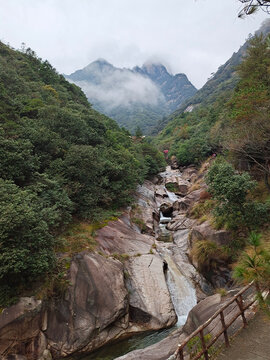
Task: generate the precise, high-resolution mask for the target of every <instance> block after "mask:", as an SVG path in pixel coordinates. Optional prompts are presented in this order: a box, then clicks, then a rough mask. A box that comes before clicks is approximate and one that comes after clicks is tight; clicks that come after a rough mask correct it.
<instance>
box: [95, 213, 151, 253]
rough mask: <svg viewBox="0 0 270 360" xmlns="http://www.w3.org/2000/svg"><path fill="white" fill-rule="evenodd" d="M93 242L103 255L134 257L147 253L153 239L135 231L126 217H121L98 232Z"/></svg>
mask: <svg viewBox="0 0 270 360" xmlns="http://www.w3.org/2000/svg"><path fill="white" fill-rule="evenodd" d="M95 240H96V241H97V243H98V245H99V248H100V250H102V251H103V252H104V253H105V254H108V255H109V254H113V253H118V254H128V255H136V254H137V253H141V254H144V253H149V251H150V249H151V246H152V245H153V243H154V241H155V238H153V237H152V236H149V235H146V234H141V233H139V232H138V231H136V230H135V229H134V228H133V227H132V225H131V223H130V219H129V218H128V216H127V215H123V216H121V217H120V218H119V219H117V220H115V221H110V222H109V223H108V224H107V226H104V227H103V228H102V229H100V230H98V231H97V236H96V238H95Z"/></svg>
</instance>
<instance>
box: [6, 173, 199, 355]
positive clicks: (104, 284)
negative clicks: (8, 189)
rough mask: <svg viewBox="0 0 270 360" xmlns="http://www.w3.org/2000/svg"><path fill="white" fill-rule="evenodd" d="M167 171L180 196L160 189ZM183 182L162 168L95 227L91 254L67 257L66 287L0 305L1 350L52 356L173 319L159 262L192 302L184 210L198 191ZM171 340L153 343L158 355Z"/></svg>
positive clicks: (192, 276)
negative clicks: (113, 216)
mask: <svg viewBox="0 0 270 360" xmlns="http://www.w3.org/2000/svg"><path fill="white" fill-rule="evenodd" d="M191 175H192V174H191ZM169 178H170V181H173V182H175V183H176V184H177V186H178V189H180V187H181V186H183V188H181V197H180V196H176V195H175V194H173V193H171V192H170V191H167V190H166V188H165V183H166V181H167V179H169ZM189 188H190V182H189V181H188V180H183V179H181V174H180V173H179V170H170V171H167V172H165V173H161V174H160V178H159V179H158V180H157V182H156V184H153V183H150V182H145V183H144V184H143V185H142V186H139V187H138V190H137V193H136V205H135V206H133V207H132V208H130V209H127V210H126V211H124V212H123V214H122V216H120V217H119V218H118V219H117V220H114V221H110V222H109V223H108V224H107V225H106V226H104V227H103V228H101V229H99V230H97V231H96V237H95V240H96V242H97V248H96V253H87V252H82V253H79V254H77V255H76V256H74V258H73V259H72V260H71V263H70V269H69V277H68V280H69V281H70V286H68V288H67V290H66V291H65V293H64V295H63V296H62V297H60V298H56V299H54V300H50V301H48V302H46V303H45V302H43V303H42V302H41V301H39V302H36V301H35V300H33V299H31V304H32V305H31V306H30V305H29V308H28V307H27V306H28V305H27V303H23V305H22V304H20V303H19V304H17V305H16V306H15V308H14V310H12V307H11V308H9V309H7V310H8V311H11V310H12V312H11V314H13V315H12V316H11V315H10V316H9V317H7V318H5V319H6V320H5V321H2V322H1V317H2V319H3V316H7V315H6V314H7V312H6V311H7V310H4V312H3V313H2V314H1V315H0V336H1V334H3V337H1V340H2V338H3V339H4V342H3V344H2V343H1V344H0V353H2V354H4V353H6V352H7V350H10V348H13V350H12V351H13V353H14V354H16V355H18V354H20V355H21V356H26V358H27V360H34V359H35V360H36V359H38V360H51V359H50V356H51V355H50V354H52V356H53V358H54V359H57V358H59V357H60V358H61V357H62V358H63V357H66V356H69V355H72V354H74V353H76V354H83V353H87V352H91V351H93V350H95V349H98V348H99V347H101V346H102V345H104V344H106V343H108V342H111V341H113V340H116V339H121V338H123V337H127V336H130V335H131V334H134V333H136V332H142V331H146V330H159V329H162V328H167V327H170V326H172V325H173V324H175V322H176V319H177V317H176V313H175V310H174V305H173V303H172V300H171V295H170V292H169V290H168V284H167V282H166V279H167V281H168V277H167V275H165V274H164V272H165V273H166V269H165V268H164V264H167V266H169V267H170V269H171V270H170V276H171V279H172V278H173V276H174V277H175V278H173V279H174V283H175V284H178V283H177V282H179V281H180V282H181V281H182V280H181V279H183V281H184V278H185V277H186V278H187V280H186V283H185V286H187V287H191V289H192V292H193V293H194V295H192V296H193V300H194V301H195V303H196V296H195V288H194V284H197V285H196V286H197V288H199V287H200V281H201V278H200V276H199V275H198V274H197V273H196V270H195V268H194V266H193V265H192V264H190V262H189V258H188V245H189V241H188V240H189V233H190V231H191V228H192V226H193V222H194V221H193V220H191V219H189V218H188V217H186V211H187V210H188V209H189V208H190V207H191V206H192V204H193V203H194V201H196V199H198V198H199V194H200V192H199V191H198V190H196V191H193V192H191V193H190V194H188V191H189ZM179 193H180V190H179ZM184 194H185V196H183V195H184ZM160 210H161V212H162V213H163V215H165V216H167V218H166V219H165V218H164V216H163V217H162V214H161V218H163V219H165V220H166V221H165V220H164V221H163V224H161V223H162V221H161V223H159V222H160V213H161V212H160ZM184 213H185V214H184ZM176 215H177V216H176ZM171 216H172V218H171ZM152 235H154V236H155V237H154V236H152ZM157 239H158V240H159V241H158V242H157V241H156V240H157ZM167 241H170V242H167ZM115 259H120V260H121V262H120V261H118V260H115ZM168 264H169V265H168ZM167 270H168V269H167ZM166 274H167V273H166ZM180 278H181V279H180ZM184 282H185V281H184ZM178 285H179V284H178ZM178 285H177V286H178ZM183 289H184V288H183ZM170 291H171V290H170ZM180 292H181V291H180ZM198 293H199V292H198V289H197V294H198ZM183 294H184V292H182V293H181V294H180V295H181V296H179V297H180V298H181V297H183V296H184V295H183ZM200 298H203V296H201V295H200ZM193 300H192V301H193ZM21 301H22V300H21ZM27 301H28V300H27ZM29 301H30V300H29ZM192 304H193V302H192ZM185 306H186V305H185ZM188 306H190V305H188ZM189 309H190V307H189ZM189 309H188V310H189ZM188 310H185V311H184V312H183V314H184V316H185V315H186V313H187V311H188ZM9 314H10V313H9ZM7 319H8V320H7ZM11 329H12V331H13V333H12V331H11ZM175 339H176V337H172V338H171V341H170V340H168V341H167V340H166V341H165V342H164V347H162V345H158V346H161V347H160V350H158V351H160V354H163V355H162V356H164V359H165V355H168V354H170V353H173V350H175V346H174V341H175ZM1 346H2V347H1ZM157 349H159V348H157ZM165 349H166V350H165ZM9 353H10V354H12V352H10V351H9ZM29 353H31V354H32V355H31V356H33V357H32V358H31V356H29ZM147 354H148V350H144V352H143V356H146V357H145V359H147V358H148V357H147V356H150V355H147ZM149 354H150V353H149ZM151 356H152V355H151ZM149 359H150V357H149ZM151 359H155V357H151Z"/></svg>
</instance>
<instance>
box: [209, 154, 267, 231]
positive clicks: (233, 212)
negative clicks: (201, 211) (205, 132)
mask: <svg viewBox="0 0 270 360" xmlns="http://www.w3.org/2000/svg"><path fill="white" fill-rule="evenodd" d="M206 182H207V184H208V187H209V192H210V193H211V194H212V196H213V198H214V199H215V200H216V201H217V202H216V206H215V208H214V215H215V216H216V217H217V218H219V219H221V220H222V223H223V225H224V224H225V223H227V225H228V227H229V228H230V229H237V228H239V227H241V226H242V227H245V228H247V229H254V228H256V227H258V226H260V225H262V224H263V223H265V222H266V221H267V219H268V209H269V206H268V204H263V203H258V202H252V201H250V200H248V199H247V195H248V192H249V191H250V190H252V189H253V188H254V187H255V186H256V182H255V181H253V180H251V178H250V176H249V174H247V173H242V174H237V173H236V172H235V171H234V169H233V167H232V165H231V164H229V163H228V162H226V161H224V160H220V161H216V162H214V164H213V165H212V166H211V167H210V170H209V172H208V174H207V177H206Z"/></svg>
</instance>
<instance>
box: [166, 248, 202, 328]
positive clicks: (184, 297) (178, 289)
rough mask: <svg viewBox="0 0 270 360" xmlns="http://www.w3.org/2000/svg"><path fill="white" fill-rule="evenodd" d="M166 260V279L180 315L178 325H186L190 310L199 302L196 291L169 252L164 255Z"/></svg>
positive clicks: (175, 307) (176, 310)
mask: <svg viewBox="0 0 270 360" xmlns="http://www.w3.org/2000/svg"><path fill="white" fill-rule="evenodd" d="M164 260H165V261H166V263H167V264H168V270H167V271H166V280H167V286H168V289H169V292H170V294H171V299H172V302H173V305H174V309H175V312H176V314H177V316H178V322H177V325H178V326H180V325H184V323H185V321H186V319H187V316H188V313H189V311H190V310H191V309H192V308H193V307H194V306H195V305H196V304H197V299H196V291H195V288H194V287H193V285H192V283H191V282H190V280H189V279H187V278H186V277H185V276H184V275H183V274H182V273H181V271H180V270H179V269H178V267H177V266H176V264H175V262H174V261H173V259H172V258H171V257H170V255H169V254H166V255H165V256H164Z"/></svg>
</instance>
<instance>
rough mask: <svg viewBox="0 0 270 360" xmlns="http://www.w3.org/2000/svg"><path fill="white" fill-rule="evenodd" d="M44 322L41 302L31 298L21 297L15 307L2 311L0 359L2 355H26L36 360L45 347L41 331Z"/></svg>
mask: <svg viewBox="0 0 270 360" xmlns="http://www.w3.org/2000/svg"><path fill="white" fill-rule="evenodd" d="M44 320H45V319H44V314H43V312H42V302H41V300H35V299H34V298H32V297H31V298H29V297H23V298H21V299H20V301H19V302H18V303H17V304H16V305H13V306H11V307H9V308H7V309H4V310H3V311H2V313H1V314H0V339H1V341H0V358H1V359H2V358H3V354H10V355H9V356H10V357H12V356H13V357H14V356H15V355H16V354H21V355H20V356H23V355H25V354H28V355H27V359H30V360H35V359H37V358H38V357H39V356H40V355H41V354H42V353H43V351H44V350H45V349H46V345H47V343H46V339H45V336H44V334H43V333H42V331H41V329H43V328H44ZM12 354H14V355H12ZM16 356H17V355H16ZM18 356H19V355H18Z"/></svg>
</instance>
